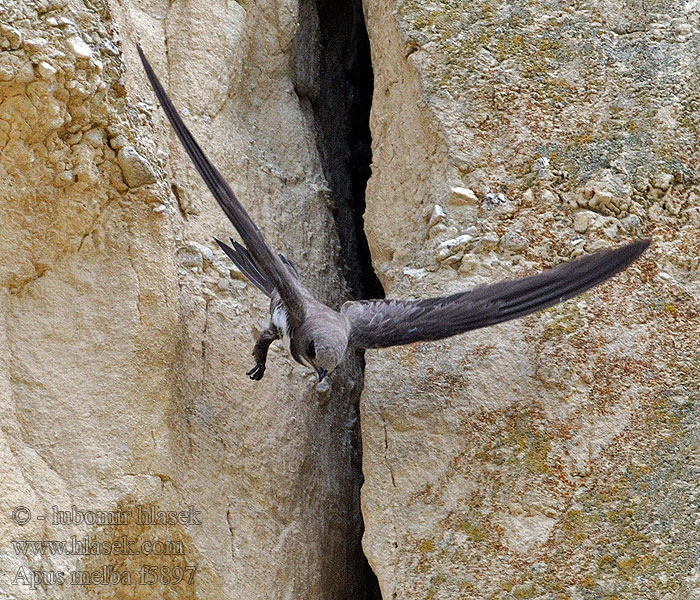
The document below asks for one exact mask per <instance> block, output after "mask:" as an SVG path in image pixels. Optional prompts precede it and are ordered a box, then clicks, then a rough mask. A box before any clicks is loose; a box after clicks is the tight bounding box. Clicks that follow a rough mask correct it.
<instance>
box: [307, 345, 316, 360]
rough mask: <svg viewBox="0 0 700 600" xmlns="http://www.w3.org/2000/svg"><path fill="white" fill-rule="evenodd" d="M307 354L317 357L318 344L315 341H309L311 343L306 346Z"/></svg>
mask: <svg viewBox="0 0 700 600" xmlns="http://www.w3.org/2000/svg"><path fill="white" fill-rule="evenodd" d="M306 356H308V357H309V358H311V359H314V358H316V346H315V345H314V343H313V341H311V342H309V345H308V346H307V347H306Z"/></svg>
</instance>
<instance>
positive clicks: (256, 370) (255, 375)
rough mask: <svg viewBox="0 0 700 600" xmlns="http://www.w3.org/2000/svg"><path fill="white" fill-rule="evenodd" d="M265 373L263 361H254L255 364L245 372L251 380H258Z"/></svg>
mask: <svg viewBox="0 0 700 600" xmlns="http://www.w3.org/2000/svg"><path fill="white" fill-rule="evenodd" d="M264 374H265V363H255V366H254V367H253V368H252V369H251V370H250V371H248V372H247V373H246V375H247V376H248V377H250V378H251V379H252V380H253V381H260V380H261V379H262V378H263V375H264Z"/></svg>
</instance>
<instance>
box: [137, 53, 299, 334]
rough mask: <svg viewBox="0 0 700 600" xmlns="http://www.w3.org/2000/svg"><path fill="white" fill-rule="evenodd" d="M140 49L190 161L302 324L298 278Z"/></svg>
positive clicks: (154, 85) (142, 58)
mask: <svg viewBox="0 0 700 600" xmlns="http://www.w3.org/2000/svg"><path fill="white" fill-rule="evenodd" d="M137 49H138V52H139V56H140V57H141V62H142V63H143V68H144V69H145V71H146V75H147V76H148V80H149V81H150V82H151V86H152V87H153V91H154V92H155V93H156V97H157V98H158V101H159V102H160V105H161V106H162V107H163V110H164V111H165V114H166V115H167V117H168V120H169V121H170V124H171V125H172V126H173V129H174V130H175V133H176V134H177V137H178V138H179V139H180V142H182V145H183V146H184V148H185V150H186V151H187V154H188V155H189V157H190V159H192V162H193V163H194V165H195V167H197V170H198V171H199V174H200V175H201V176H202V179H204V181H205V182H206V184H207V187H209V190H210V191H211V193H212V194H214V197H215V198H216V200H217V202H218V203H219V206H221V208H222V209H223V211H224V212H225V213H226V216H227V217H228V218H229V220H230V221H231V223H233V226H234V227H235V228H236V230H237V231H238V234H239V235H240V236H241V239H242V240H243V244H244V245H245V247H246V248H247V249H248V252H250V255H251V257H252V259H253V262H254V263H255V266H256V267H257V268H258V269H259V270H260V272H261V273H262V274H263V275H264V276H265V278H266V279H267V280H268V281H270V282H271V283H272V285H273V286H274V287H275V289H276V290H277V291H278V293H279V295H280V298H281V300H282V302H283V303H284V305H285V307H286V308H287V314H288V317H289V318H290V319H292V320H298V321H301V320H302V319H303V318H304V300H303V296H302V294H301V291H300V289H299V284H298V282H297V279H296V277H294V275H292V273H291V272H290V271H289V269H288V268H287V267H286V266H285V265H284V264H283V263H282V261H281V260H280V258H279V256H277V254H275V253H274V252H273V251H272V250H271V249H270V247H269V246H268V245H267V243H266V242H265V239H264V238H263V235H262V233H260V230H259V229H258V226H257V225H256V224H255V223H254V222H253V220H252V219H251V218H250V216H249V215H248V213H247V212H246V210H245V208H243V205H242V204H241V203H240V201H239V200H238V198H237V197H236V195H235V194H234V193H233V190H232V189H231V188H230V187H229V185H228V184H227V183H226V181H225V180H224V178H223V177H222V176H221V173H219V171H218V169H217V168H216V167H215V166H214V165H213V164H211V162H210V161H209V159H208V158H207V156H206V154H204V152H203V150H202V149H201V148H200V147H199V144H198V143H197V141H196V140H195V139H194V137H193V136H192V134H191V133H190V131H189V129H187V126H186V125H185V124H184V122H183V121H182V119H181V118H180V115H179V114H178V112H177V110H176V109H175V107H174V106H173V103H172V102H171V101H170V98H169V97H168V94H166V93H165V90H164V89H163V86H162V85H161V83H160V81H159V80H158V77H156V74H155V72H154V71H153V67H151V63H149V62H148V59H147V58H146V56H145V55H144V53H143V50H141V47H140V46H137Z"/></svg>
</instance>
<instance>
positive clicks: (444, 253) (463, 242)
mask: <svg viewBox="0 0 700 600" xmlns="http://www.w3.org/2000/svg"><path fill="white" fill-rule="evenodd" d="M471 241H472V236H470V235H460V236H457V237H456V238H453V239H451V240H446V241H444V242H442V244H440V245H439V246H438V247H437V250H438V255H437V260H438V262H444V263H447V264H451V263H453V262H457V261H458V260H460V259H461V258H462V256H463V255H464V249H465V248H466V246H467V244H469V242H471Z"/></svg>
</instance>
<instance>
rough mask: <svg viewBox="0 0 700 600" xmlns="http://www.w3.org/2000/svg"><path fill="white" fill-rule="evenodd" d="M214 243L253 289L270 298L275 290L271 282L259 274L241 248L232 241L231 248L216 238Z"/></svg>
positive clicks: (245, 251)
mask: <svg viewBox="0 0 700 600" xmlns="http://www.w3.org/2000/svg"><path fill="white" fill-rule="evenodd" d="M214 241H215V242H216V243H217V244H219V247H220V248H221V249H222V250H223V251H224V252H225V253H226V256H228V257H229V258H230V259H231V260H232V261H233V264H235V265H236V266H237V267H238V269H239V270H240V271H241V273H243V274H244V275H245V276H246V277H247V278H248V279H249V280H250V282H251V283H252V284H253V285H254V286H255V287H257V288H258V289H259V290H260V291H261V292H262V293H263V294H265V295H266V296H272V292H273V291H274V289H275V288H274V286H273V285H272V282H270V280H269V279H267V278H266V277H265V275H263V274H262V273H261V272H260V269H258V267H256V266H255V263H254V262H253V259H252V258H251V257H250V254H248V251H247V250H246V249H245V248H244V247H243V246H241V245H240V244H239V243H238V242H235V241H233V240H231V244H232V245H233V247H231V246H229V245H228V244H224V242H222V241H220V240H217V239H216V238H214Z"/></svg>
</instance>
